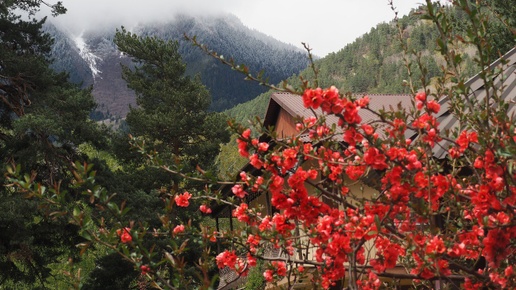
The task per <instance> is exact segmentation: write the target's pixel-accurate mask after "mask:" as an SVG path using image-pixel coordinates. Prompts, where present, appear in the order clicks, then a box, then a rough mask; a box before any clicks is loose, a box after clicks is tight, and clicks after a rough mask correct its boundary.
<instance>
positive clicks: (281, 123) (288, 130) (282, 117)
mask: <svg viewBox="0 0 516 290" xmlns="http://www.w3.org/2000/svg"><path fill="white" fill-rule="evenodd" d="M274 127H275V128H276V130H275V131H276V133H277V134H278V137H280V138H281V137H290V136H294V135H296V134H298V133H299V132H298V131H297V130H296V118H295V117H293V116H291V115H290V114H289V113H288V112H287V111H285V109H283V108H282V109H281V110H280V112H279V114H278V119H277V120H276V124H275V125H274Z"/></svg>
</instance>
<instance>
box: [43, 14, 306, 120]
mask: <svg viewBox="0 0 516 290" xmlns="http://www.w3.org/2000/svg"><path fill="white" fill-rule="evenodd" d="M115 30H116V27H112V28H102V29H97V30H89V31H83V32H82V33H80V34H79V35H74V34H72V33H70V32H67V31H65V29H58V28H56V27H54V26H52V25H51V24H48V25H47V32H49V33H50V34H51V35H52V36H54V38H55V44H54V48H53V51H52V54H53V58H54V61H55V63H54V68H55V69H56V70H60V71H67V72H69V73H70V79H71V80H72V81H74V82H76V83H82V84H83V86H86V87H87V86H92V87H93V95H94V96H95V98H96V100H97V102H98V104H99V107H98V109H99V111H101V112H103V114H104V117H108V116H109V115H112V116H117V117H124V116H125V115H126V114H127V112H128V110H129V106H135V105H136V104H135V96H134V93H133V92H132V91H130V90H129V89H127V87H126V84H125V82H124V81H123V80H122V78H121V66H120V63H123V64H126V65H129V64H130V63H131V61H130V60H129V59H128V58H127V57H126V56H124V55H121V54H120V52H119V51H118V50H117V48H116V46H115V44H114V43H113V37H114V34H115ZM131 31H132V32H134V33H137V34H139V35H144V36H145V35H149V36H150V35H152V36H157V37H160V38H163V39H167V40H169V39H173V40H177V41H179V43H180V48H179V50H180V53H181V55H182V57H183V61H184V62H185V63H186V64H187V73H188V74H189V75H196V74H199V75H200V76H201V79H202V81H203V83H204V84H205V85H206V86H207V87H208V89H209V90H210V92H211V95H212V107H211V108H212V109H213V110H217V111H220V110H224V109H227V108H230V107H233V106H234V105H236V104H238V103H242V102H245V101H248V100H250V99H252V98H254V97H256V96H257V95H259V94H260V93H262V92H264V91H265V88H264V87H260V86H259V85H258V84H255V83H250V82H247V81H244V77H243V76H242V75H240V74H238V73H236V72H234V71H232V70H231V69H230V68H229V67H225V66H223V65H222V64H220V63H219V62H218V61H216V60H215V59H213V58H211V57H210V56H207V55H205V54H204V53H203V52H201V51H200V50H199V49H198V48H196V47H193V46H192V45H191V44H190V43H188V42H187V41H186V40H184V37H183V35H184V34H185V33H186V34H187V35H189V36H194V35H195V36H196V37H197V40H199V41H200V42H202V43H204V44H205V45H207V46H208V47H210V48H211V49H213V50H214V51H217V52H218V53H219V54H222V55H224V56H225V57H228V58H229V57H232V58H234V59H235V61H236V62H238V63H243V64H246V65H247V66H249V67H250V68H251V70H252V71H255V72H259V71H261V70H264V71H265V75H266V76H268V77H269V81H270V82H271V83H279V82H280V81H282V80H284V79H286V78H288V77H290V76H292V75H293V74H296V73H298V72H300V71H301V70H302V69H304V68H305V67H306V66H307V64H308V59H307V57H306V54H305V53H304V52H303V51H300V50H299V49H297V48H296V47H294V46H292V45H288V44H285V43H282V42H280V41H278V40H276V39H274V38H272V37H269V36H267V35H264V34H262V33H260V32H258V31H256V30H251V29H249V28H247V27H246V26H244V25H243V24H242V22H241V21H240V20H239V19H238V18H237V17H235V16H233V15H224V16H217V17H215V16H205V17H192V16H186V15H179V16H177V17H174V20H172V21H169V22H164V23H146V24H140V25H137V26H135V27H131Z"/></svg>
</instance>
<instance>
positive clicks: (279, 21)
mask: <svg viewBox="0 0 516 290" xmlns="http://www.w3.org/2000/svg"><path fill="white" fill-rule="evenodd" d="M55 1H57V0H50V1H49V2H55ZM390 1H391V0H345V1H342V0H321V1H317V2H315V1H313V0H281V1H277V0H260V1H242V0H212V1H206V0H148V1H137V0H63V4H64V5H65V6H66V7H67V9H68V12H67V13H66V14H65V15H60V16H59V17H57V18H56V19H55V22H57V23H58V25H60V26H61V27H62V28H66V29H68V30H70V31H72V32H74V33H80V32H81V31H82V30H88V29H92V28H95V29H97V28H98V27H104V26H113V25H115V26H116V25H124V26H126V27H128V28H130V27H133V26H136V25H138V24H141V23H145V22H148V21H161V22H168V21H171V20H172V18H173V17H174V16H175V15H177V14H187V15H193V16H199V15H210V16H217V15H219V14H221V13H224V14H227V13H230V14H233V15H236V16H237V17H238V18H239V19H240V20H241V21H242V22H243V24H244V25H245V26H247V27H249V28H251V29H256V30H258V31H261V32H263V33H265V34H266V35H270V36H273V37H274V38H276V39H279V40H281V41H283V42H286V43H291V44H293V45H295V46H297V47H300V48H301V47H302V46H301V42H305V43H308V44H309V45H310V47H312V48H313V52H314V53H315V54H316V55H319V56H321V57H323V56H325V55H327V54H328V53H331V52H337V51H338V50H340V49H342V48H343V47H344V46H345V45H346V44H348V43H351V42H353V41H354V40H355V39H356V38H357V37H359V36H360V35H362V34H364V33H366V32H368V31H369V30H370V29H371V27H373V26H375V25H376V24H378V23H380V22H389V21H390V20H392V19H393V18H394V13H393V11H391V8H390V7H389V5H388V4H389V2H390ZM392 2H393V4H394V6H395V7H396V9H397V11H398V12H399V16H401V15H406V14H408V12H409V11H410V10H411V9H412V8H415V7H417V6H418V4H420V3H421V2H424V1H421V0H392Z"/></svg>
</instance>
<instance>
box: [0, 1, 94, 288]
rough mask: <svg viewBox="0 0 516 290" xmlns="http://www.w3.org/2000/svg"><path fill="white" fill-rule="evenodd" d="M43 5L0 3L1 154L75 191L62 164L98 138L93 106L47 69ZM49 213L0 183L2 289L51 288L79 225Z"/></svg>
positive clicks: (0, 157) (39, 177) (63, 78)
mask: <svg viewBox="0 0 516 290" xmlns="http://www.w3.org/2000/svg"><path fill="white" fill-rule="evenodd" d="M41 5H48V4H46V3H45V2H43V1H32V0H30V1H29V0H17V1H13V0H7V1H2V2H0V160H1V164H3V165H7V164H16V165H19V166H20V167H21V168H22V171H23V172H27V173H32V174H33V176H34V179H35V181H36V182H40V183H41V184H42V185H44V186H54V185H55V184H58V182H59V181H63V184H66V186H63V187H62V190H69V193H73V188H72V185H71V183H70V182H69V181H70V174H69V170H68V169H69V168H70V164H71V161H75V160H81V159H82V156H81V155H80V154H79V153H78V151H77V149H76V146H77V145H78V144H80V143H81V142H85V141H88V140H100V139H102V138H100V137H99V136H98V134H99V131H98V130H97V127H96V125H95V124H94V123H93V122H91V121H89V120H88V116H89V113H90V112H91V110H92V109H93V108H94V106H95V103H94V100H93V98H92V96H91V94H90V93H89V92H88V91H82V90H80V89H78V88H77V87H76V86H74V85H71V84H69V83H68V82H67V76H66V75H65V74H56V73H55V72H54V71H52V70H51V69H50V68H49V65H50V61H49V58H48V54H49V52H50V47H51V44H52V39H51V38H50V37H49V35H47V34H44V33H43V32H42V25H43V23H44V22H45V18H43V19H40V20H38V19H36V18H35V17H34V15H35V13H36V12H37V11H38V10H39V8H40V6H41ZM52 7H53V13H54V14H60V13H63V12H64V11H65V10H64V8H63V7H62V5H61V4H60V3H57V4H55V5H53V6H52ZM21 14H24V15H28V16H29V19H28V20H27V18H26V17H24V18H22V17H21V16H20V15H21ZM3 165H2V166H1V168H0V169H1V170H2V172H4V170H5V168H4V166H3ZM3 176H4V174H1V175H0V182H1V183H2V185H4V184H5V183H6V180H4V177H3ZM51 211H52V209H51V208H46V209H45V208H41V207H40V205H39V204H38V203H37V202H36V201H33V200H30V199H26V198H25V197H24V196H23V195H22V194H21V193H19V192H17V191H15V190H14V189H13V188H9V187H2V188H0V269H1V270H0V288H4V287H5V288H6V289H7V288H12V289H21V288H27V287H28V288H32V289H34V288H38V289H40V288H41V289H44V288H46V287H48V286H51V285H47V281H46V279H47V278H48V277H50V276H51V269H52V268H51V264H52V263H56V262H57V261H58V259H60V258H63V257H65V258H67V257H73V255H74V253H76V252H77V251H76V249H75V245H76V244H77V243H78V242H80V237H79V236H78V234H77V228H76V227H74V226H71V225H69V224H68V221H67V220H62V219H58V218H57V219H54V218H50V217H49V216H48V213H50V212H51Z"/></svg>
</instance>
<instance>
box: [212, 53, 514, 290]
mask: <svg viewBox="0 0 516 290" xmlns="http://www.w3.org/2000/svg"><path fill="white" fill-rule="evenodd" d="M502 60H504V61H507V63H506V64H505V65H504V66H500V64H501V63H502ZM495 68H501V69H499V70H498V72H497V74H496V76H495V77H494V79H493V82H494V84H495V86H496V87H497V88H503V90H501V91H502V93H501V95H500V96H499V97H500V98H501V99H503V100H504V101H505V103H507V104H509V106H508V108H507V114H508V115H509V116H516V48H514V49H512V50H511V51H509V52H508V53H507V54H506V55H505V56H504V57H503V58H502V59H500V60H497V61H496V62H494V63H493V64H492V65H491V69H493V70H494V69H495ZM483 84H484V81H483V79H482V76H481V74H478V75H476V76H474V77H472V78H471V79H470V80H469V81H468V82H467V83H466V84H465V85H466V87H468V88H470V92H471V93H470V94H469V95H468V97H467V99H471V100H475V101H477V102H478V103H480V104H483V103H484V100H486V96H487V94H493V92H487V91H486V90H485V89H484V87H483ZM368 96H369V98H370V102H369V107H370V108H371V109H372V110H374V111H378V110H380V109H382V108H384V109H386V110H391V109H396V108H401V109H405V110H410V108H412V107H413V96H412V95H382V94H373V95H368ZM449 101H450V99H449V98H448V97H443V98H441V100H440V101H439V104H440V110H439V112H438V113H437V116H436V117H437V120H438V122H439V129H440V130H441V131H444V130H451V129H454V128H458V126H459V120H457V118H455V117H454V116H453V115H452V114H451V113H450V110H449V109H450V103H449ZM488 105H489V106H492V107H493V106H497V104H488ZM474 109H475V108H474V107H467V106H466V111H465V112H466V113H467V112H468V111H471V110H474ZM320 113H321V110H320V109H319V110H315V111H312V110H310V109H306V108H305V107H304V105H303V101H302V98H301V97H300V96H298V95H293V94H289V93H274V94H273V95H272V97H271V99H270V101H269V105H268V107H267V112H266V114H265V119H264V126H265V127H273V128H274V132H275V133H276V134H277V136H278V137H279V138H281V137H288V136H293V135H295V134H298V131H297V130H296V123H297V121H298V120H299V119H305V118H308V117H311V116H314V114H320ZM359 114H360V116H361V118H362V121H363V122H364V123H369V122H372V121H375V120H377V118H378V117H377V116H376V115H374V114H372V113H371V112H369V111H366V110H361V111H360V112H359ZM326 122H327V124H328V125H330V126H331V125H332V124H335V123H337V122H338V120H337V118H336V117H335V116H329V117H328V118H327V120H326ZM406 138H409V139H415V138H418V135H417V132H415V131H410V130H409V131H407V132H406ZM449 145H450V142H449V141H446V140H444V141H440V142H439V143H438V146H435V147H434V149H433V155H434V158H437V159H444V158H446V156H447V154H448V149H449ZM243 171H246V172H248V173H250V174H252V175H255V176H258V175H260V174H261V173H260V171H259V170H257V169H255V168H254V167H253V166H251V165H250V164H248V165H246V166H245V167H244V168H243ZM360 181H361V182H360V183H357V184H355V188H350V191H356V192H361V194H363V195H364V196H368V197H371V196H373V195H374V194H375V193H376V192H377V190H376V189H375V187H376V186H375V184H374V181H375V176H374V175H373V176H371V175H368V176H366V177H365V178H362V179H361V180H360ZM224 190H226V191H229V190H230V187H227V188H225V189H224V188H223V189H222V191H224ZM269 199H270V197H269V196H268V193H267V192H265V193H264V194H261V195H260V194H255V195H250V196H247V198H246V202H247V203H248V204H250V206H253V205H256V204H261V205H264V206H265V213H266V214H269V215H270V214H272V213H273V212H274V210H275V209H274V208H272V207H271V205H270V202H269ZM213 213H214V217H215V219H216V221H217V226H219V219H228V223H229V226H230V227H231V228H233V218H232V217H231V208H229V207H226V206H220V207H215V208H214V211H213ZM275 254H281V253H275ZM389 271H391V272H396V271H398V273H405V272H404V269H402V268H401V267H398V268H394V269H391V270H389ZM233 278H234V279H233V280H226V281H231V282H232V283H231V284H229V285H228V284H224V283H221V284H220V285H219V289H230V287H232V286H234V285H237V284H238V283H237V278H238V277H237V276H236V277H233ZM221 280H224V277H223V278H222V279H221ZM305 286H306V287H309V285H308V284H307V285H299V287H300V289H301V288H304V287H305Z"/></svg>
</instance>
